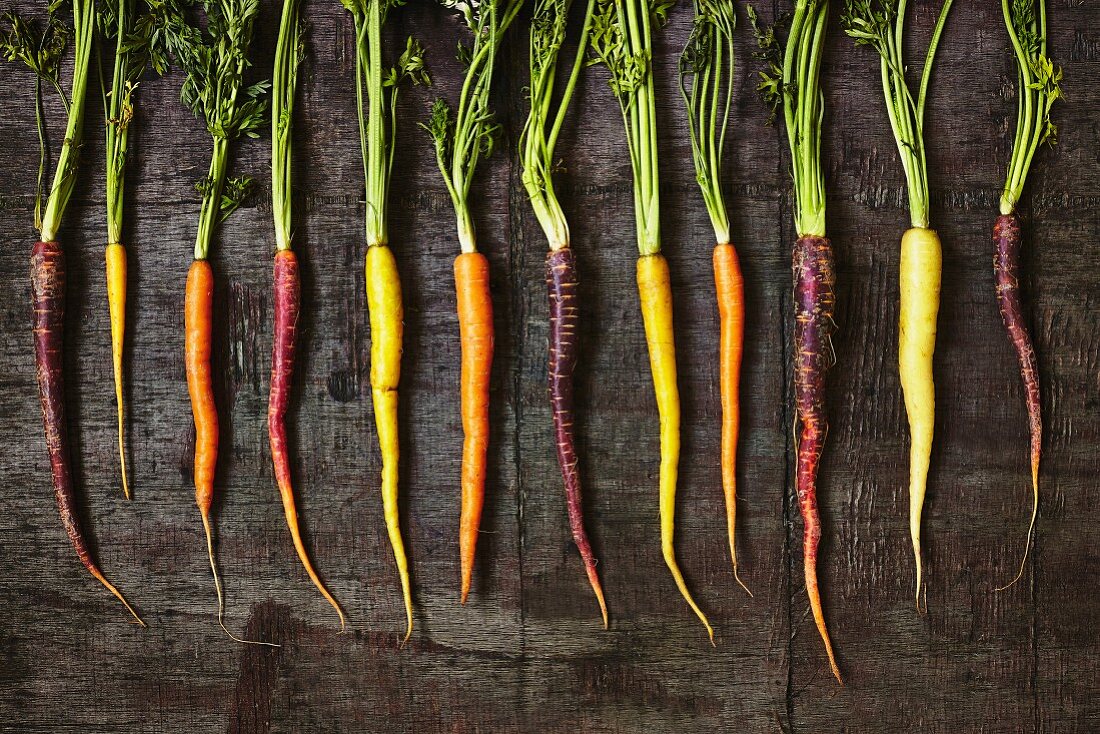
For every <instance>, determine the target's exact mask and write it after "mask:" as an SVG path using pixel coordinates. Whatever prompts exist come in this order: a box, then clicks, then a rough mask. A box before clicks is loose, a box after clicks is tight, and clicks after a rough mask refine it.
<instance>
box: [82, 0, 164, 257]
mask: <svg viewBox="0 0 1100 734" xmlns="http://www.w3.org/2000/svg"><path fill="white" fill-rule="evenodd" d="M96 14H97V20H98V22H99V28H100V32H101V34H102V36H103V38H104V40H113V41H114V42H115V53H114V64H113V66H112V68H111V75H110V77H108V76H107V75H106V74H105V73H104V70H103V65H102V60H101V61H100V64H99V66H100V69H99V72H100V73H99V89H100V92H101V93H102V96H103V114H104V118H105V130H104V140H105V144H106V149H107V155H106V158H107V186H106V189H107V190H106V195H107V244H108V245H114V244H119V243H121V242H122V201H123V194H124V192H125V173H126V159H127V156H128V145H127V143H128V138H129V130H130V122H131V120H133V118H134V92H135V90H136V89H137V85H138V81H139V80H140V79H141V76H142V74H144V73H145V69H146V68H147V67H150V66H151V67H153V69H154V70H155V71H156V72H157V73H159V74H163V73H164V72H165V71H167V69H168V59H167V56H166V54H167V49H166V48H165V47H164V43H163V37H162V36H161V35H159V34H155V33H153V30H154V29H153V27H152V25H151V24H150V23H149V22H148V20H147V19H145V21H144V22H142V20H141V16H139V15H138V6H137V0H103V2H102V3H101V4H100V5H99V6H98V8H97V11H96ZM108 85H109V86H108Z"/></svg>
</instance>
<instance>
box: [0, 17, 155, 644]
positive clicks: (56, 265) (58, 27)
mask: <svg viewBox="0 0 1100 734" xmlns="http://www.w3.org/2000/svg"><path fill="white" fill-rule="evenodd" d="M71 7H72V12H73V28H72V31H71V39H72V45H73V48H74V49H75V53H74V59H73V66H72V69H73V71H72V89H71V94H70V95H69V98H68V99H66V97H65V93H64V91H62V88H61V63H62V61H63V58H64V54H65V48H66V46H67V45H68V41H69V37H70V32H69V31H68V30H67V28H66V25H65V23H64V21H62V20H61V19H60V18H59V17H57V13H59V12H60V6H58V5H51V7H50V8H49V11H48V12H49V22H48V23H47V25H46V27H45V29H44V30H42V31H41V32H38V30H37V29H36V28H35V26H34V25H32V24H31V23H28V22H26V21H24V20H23V19H22V18H21V17H20V16H18V15H16V14H15V13H5V14H4V15H3V17H0V23H2V24H3V25H5V26H8V27H7V28H2V29H0V57H3V58H5V59H7V60H9V61H16V62H19V63H20V64H22V65H24V66H26V67H27V68H28V69H29V70H30V71H32V72H33V73H34V74H35V89H34V99H35V122H36V127H37V131H38V140H39V154H40V159H39V165H38V181H37V186H36V189H35V205H34V224H35V228H36V229H37V230H38V232H39V237H38V242H37V243H35V245H34V247H33V248H32V249H31V268H30V276H31V308H32V325H33V329H34V331H33V333H34V360H35V375H36V378H37V381H38V394H39V399H40V401H41V405H42V427H43V432H44V433H45V438H46V451H47V454H48V455H49V458H50V476H51V480H52V482H53V488H54V498H55V499H56V501H57V510H58V513H59V515H60V517H61V525H62V527H64V528H65V533H66V535H68V536H69V542H70V543H71V544H72V546H73V549H74V550H75V551H76V555H77V557H78V558H79V559H80V562H81V563H82V564H83V565H84V568H85V569H87V571H88V573H90V574H91V575H92V577H93V578H95V579H96V580H97V581H99V582H100V583H101V584H102V585H103V586H104V588H106V589H107V590H108V591H110V592H111V593H112V594H113V595H114V596H115V597H116V598H118V600H119V601H121V602H122V604H123V605H124V606H125V607H126V609H127V611H129V612H130V614H131V615H133V617H134V619H135V620H137V622H138V624H140V625H141V626H143V627H144V626H145V623H144V622H143V621H142V620H141V617H139V616H138V614H137V612H135V611H134V609H133V608H132V607H131V606H130V605H129V603H127V601H126V599H125V598H124V597H123V596H122V594H121V593H120V592H119V591H118V589H117V588H115V586H114V585H113V584H111V582H109V581H108V580H107V578H106V577H105V576H104V574H103V572H102V571H101V570H100V568H99V565H98V564H97V563H96V562H95V560H94V559H93V558H92V555H91V550H90V548H89V547H88V542H87V540H86V538H85V535H84V529H83V528H82V527H81V523H80V519H79V517H78V515H77V509H76V504H77V499H76V489H75V488H74V486H73V476H72V463H71V462H72V456H71V450H70V445H69V429H68V423H67V421H66V418H65V380H64V356H63V348H64V322H65V281H66V277H65V276H66V268H65V255H64V252H63V251H62V248H61V245H60V243H59V242H58V241H57V232H58V229H59V228H60V227H61V221H62V217H63V215H64V213H65V209H66V207H67V206H68V203H69V201H70V199H71V198H72V193H73V189H74V187H75V184H76V168H77V164H78V162H79V151H80V147H81V144H82V141H83V133H84V111H85V105H86V97H87V94H86V93H87V87H88V75H89V72H90V68H91V53H92V37H93V36H94V34H95V6H94V4H93V3H92V2H90V0H75V1H74V2H73V3H72V5H71ZM43 82H48V83H49V84H50V85H51V87H52V88H53V89H54V90H56V91H57V93H58V95H59V96H60V97H61V101H62V105H63V107H64V109H65V113H66V123H65V138H64V143H63V144H62V147H61V153H60V155H59V156H58V160H57V166H56V170H55V172H54V178H53V185H52V186H51V187H50V190H49V197H48V198H47V199H46V201H45V211H43V194H44V192H45V187H44V182H45V176H46V168H47V163H48V158H49V151H48V149H47V146H46V120H45V113H44V106H43V101H42V84H43Z"/></svg>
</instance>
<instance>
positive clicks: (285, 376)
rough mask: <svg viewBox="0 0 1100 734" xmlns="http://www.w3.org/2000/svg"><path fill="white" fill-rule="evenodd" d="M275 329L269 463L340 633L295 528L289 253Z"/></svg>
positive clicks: (278, 280) (293, 290) (279, 260)
mask: <svg viewBox="0 0 1100 734" xmlns="http://www.w3.org/2000/svg"><path fill="white" fill-rule="evenodd" d="M274 285H275V288H274V290H275V327H274V334H275V335H274V338H273V339H272V346H271V351H272V355H271V392H270V395H269V396H268V403H267V433H268V438H269V440H270V443H271V461H272V463H273V465H274V467H275V481H276V483H277V484H278V485H279V496H280V498H281V499H282V502H283V514H284V515H286V523H287V527H289V528H290V537H291V540H292V541H293V542H294V550H295V551H296V552H297V553H298V558H299V559H300V560H301V562H302V566H303V567H304V568H305V570H306V573H307V574H308V575H309V578H310V580H311V581H313V585H314V586H316V587H317V590H318V591H320V592H321V595H322V596H323V597H325V599H326V600H327V601H328V603H329V604H331V605H332V608H333V609H335V610H336V614H337V616H339V617H340V629H341V631H342V630H343V629H344V628H345V626H346V620H345V619H344V611H343V609H341V608H340V604H339V603H338V602H337V601H336V599H334V598H333V596H332V594H330V593H329V591H328V589H327V588H326V587H325V585H324V583H323V582H322V581H321V578H320V576H319V575H318V574H317V571H316V570H315V569H314V568H313V563H312V562H311V561H310V560H309V553H308V551H306V547H305V543H304V542H303V541H302V532H301V530H300V529H299V527H298V510H297V508H296V507H295V504H294V484H293V482H292V481H291V478H290V456H289V452H288V450H287V438H286V412H287V406H288V404H289V402H290V387H291V378H292V376H293V374H294V352H295V345H296V344H297V337H298V311H299V306H300V302H301V298H300V294H301V287H302V286H301V276H300V275H299V272H298V258H297V256H296V255H295V254H294V252H293V251H292V250H280V251H278V252H277V253H276V254H275V276H274Z"/></svg>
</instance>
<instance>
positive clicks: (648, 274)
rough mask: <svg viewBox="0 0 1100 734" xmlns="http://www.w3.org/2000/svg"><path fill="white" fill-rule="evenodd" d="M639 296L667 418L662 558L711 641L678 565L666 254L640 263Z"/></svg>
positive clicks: (676, 437) (676, 427) (675, 416)
mask: <svg viewBox="0 0 1100 734" xmlns="http://www.w3.org/2000/svg"><path fill="white" fill-rule="evenodd" d="M638 296H639V299H640V300H641V304H642V320H643V322H644V323H645V337H646V344H647V345H648V347H649V368H650V372H651V373H652V374H653V390H654V392H655V393H656V396H657V412H658V414H659V415H660V418H661V474H660V479H659V496H660V514H661V554H662V555H663V556H664V559H665V564H667V565H668V570H669V571H671V572H672V578H673V579H674V580H675V581H676V586H677V588H679V589H680V593H681V594H682V595H683V597H684V599H685V600H686V601H687V603H688V605H690V606H691V609H692V611H694V612H695V615H696V616H697V617H699V619H700V621H702V623H703V624H704V625H705V626H706V628H707V634H708V635H709V636H710V639H711V642H713V641H714V630H713V629H712V628H711V626H710V622H708V621H707V617H706V615H705V614H703V610H702V609H700V608H699V605H698V604H696V603H695V599H693V598H692V596H691V592H690V591H688V587H687V582H686V581H684V575H683V573H681V572H680V565H679V564H678V563H677V562H676V549H675V547H674V545H673V539H674V536H675V526H676V480H677V476H678V472H679V464H680V390H679V388H678V387H677V386H676V344H675V341H674V339H673V331H672V284H671V282H670V281H669V274H668V260H666V259H665V257H664V255H661V254H660V253H657V254H655V255H643V256H642V257H640V258H638Z"/></svg>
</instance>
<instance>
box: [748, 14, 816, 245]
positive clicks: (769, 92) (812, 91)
mask: <svg viewBox="0 0 1100 734" xmlns="http://www.w3.org/2000/svg"><path fill="white" fill-rule="evenodd" d="M828 19H829V2H828V0H796V2H795V6H794V14H793V15H792V16H791V20H790V32H789V33H788V35H787V39H786V43H785V44H784V43H783V42H781V41H780V40H779V37H778V35H777V34H776V29H775V27H774V26H771V27H765V26H763V25H762V24H760V23H759V21H758V20H757V16H756V13H755V12H754V11H753V10H752V8H751V7H750V8H749V21H750V22H751V23H752V26H753V32H754V33H755V35H756V41H757V44H758V45H759V46H760V56H761V57H762V58H764V59H765V60H766V62H767V65H768V68H767V70H765V71H762V72H760V84H759V85H758V86H757V91H759V92H760V94H761V96H762V97H763V98H764V101H765V102H767V103H768V104H770V105H771V106H772V109H773V110H778V109H779V108H780V107H782V110H783V121H784V123H785V124H786V127H787V144H788V145H789V146H790V150H791V173H792V178H793V180H794V199H795V216H794V219H795V229H796V230H798V235H799V236H804V235H810V236H818V237H824V236H825V173H824V171H823V170H822V168H821V121H822V118H823V117H824V116H825V96H824V94H823V93H822V91H821V56H822V53H823V51H824V47H825V31H826V28H827V25H828Z"/></svg>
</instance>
